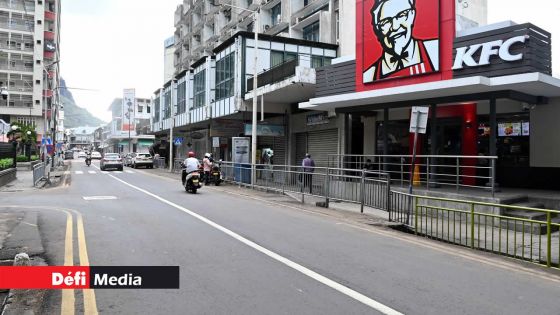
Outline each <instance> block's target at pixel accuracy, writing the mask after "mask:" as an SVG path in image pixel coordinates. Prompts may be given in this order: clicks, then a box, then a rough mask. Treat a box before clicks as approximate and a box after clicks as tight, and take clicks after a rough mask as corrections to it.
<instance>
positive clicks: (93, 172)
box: [88, 171, 96, 174]
mask: <svg viewBox="0 0 560 315" xmlns="http://www.w3.org/2000/svg"><path fill="white" fill-rule="evenodd" d="M88 173H90V174H96V172H95V171H88Z"/></svg>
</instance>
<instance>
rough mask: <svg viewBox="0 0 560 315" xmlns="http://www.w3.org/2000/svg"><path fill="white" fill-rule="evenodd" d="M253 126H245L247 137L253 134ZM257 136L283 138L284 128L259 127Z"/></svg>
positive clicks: (274, 126)
mask: <svg viewBox="0 0 560 315" xmlns="http://www.w3.org/2000/svg"><path fill="white" fill-rule="evenodd" d="M252 127H253V125H251V124H246V125H245V136H250V135H251V133H252V131H253V130H252ZM257 136H269V137H282V136H284V126H282V125H257Z"/></svg>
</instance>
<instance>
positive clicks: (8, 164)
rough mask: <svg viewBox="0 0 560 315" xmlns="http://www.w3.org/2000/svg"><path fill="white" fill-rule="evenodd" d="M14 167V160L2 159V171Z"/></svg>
mask: <svg viewBox="0 0 560 315" xmlns="http://www.w3.org/2000/svg"><path fill="white" fill-rule="evenodd" d="M12 165H14V160H13V159H0V170H4V169H7V168H10V167H12Z"/></svg>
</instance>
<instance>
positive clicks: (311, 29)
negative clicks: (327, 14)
mask: <svg viewBox="0 0 560 315" xmlns="http://www.w3.org/2000/svg"><path fill="white" fill-rule="evenodd" d="M303 39H305V40H310V41H314V42H318V41H319V21H317V22H315V23H313V24H311V25H308V26H306V27H304V28H303Z"/></svg>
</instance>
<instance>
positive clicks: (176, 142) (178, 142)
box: [173, 137, 183, 146]
mask: <svg viewBox="0 0 560 315" xmlns="http://www.w3.org/2000/svg"><path fill="white" fill-rule="evenodd" d="M173 144H174V145H176V146H180V145H181V144H183V137H175V139H173Z"/></svg>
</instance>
